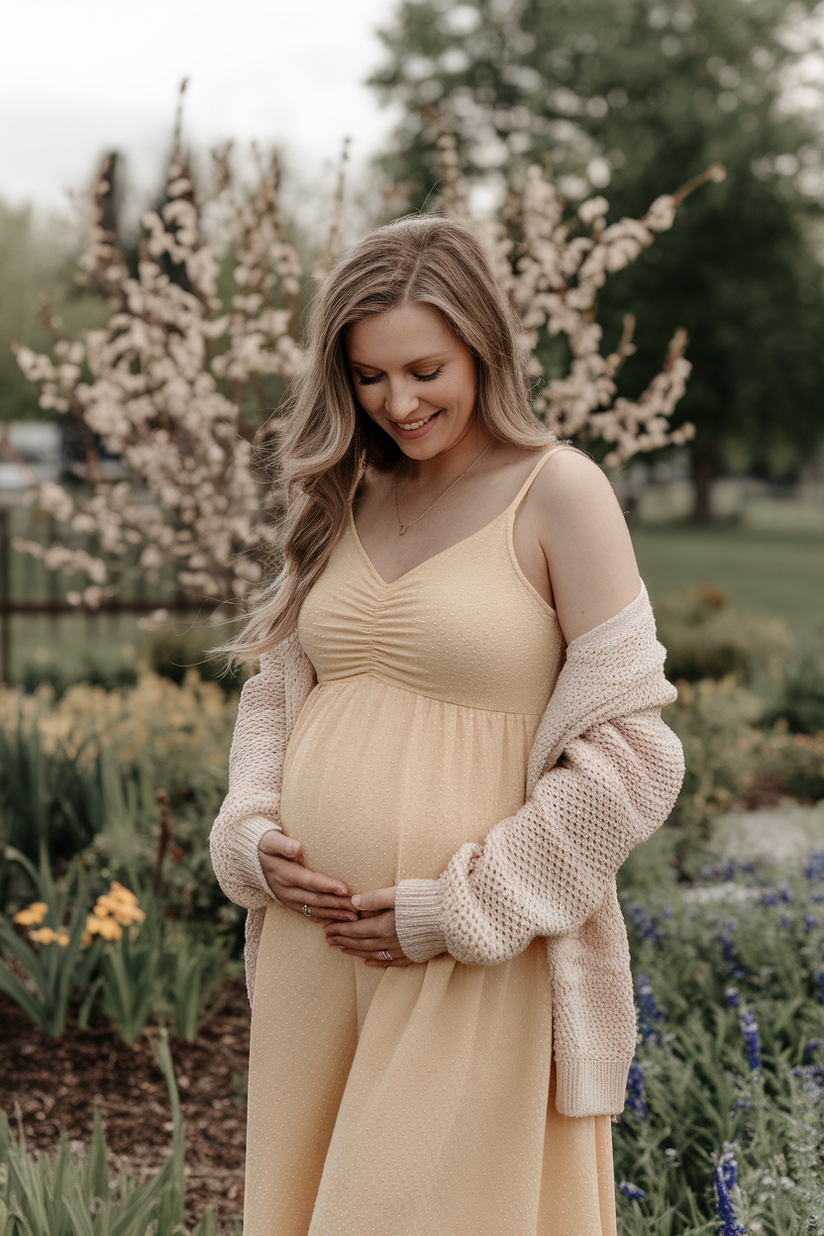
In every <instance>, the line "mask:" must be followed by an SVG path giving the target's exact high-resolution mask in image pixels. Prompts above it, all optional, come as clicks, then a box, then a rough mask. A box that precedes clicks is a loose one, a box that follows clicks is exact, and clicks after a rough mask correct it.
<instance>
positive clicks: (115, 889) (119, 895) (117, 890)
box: [109, 880, 137, 906]
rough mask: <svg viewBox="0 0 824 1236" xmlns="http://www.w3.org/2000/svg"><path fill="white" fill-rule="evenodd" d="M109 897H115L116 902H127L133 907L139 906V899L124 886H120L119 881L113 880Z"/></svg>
mask: <svg viewBox="0 0 824 1236" xmlns="http://www.w3.org/2000/svg"><path fill="white" fill-rule="evenodd" d="M109 896H110V897H114V898H115V900H116V901H122V902H126V903H127V904H128V905H131V906H136V905H137V897H136V896H135V895H134V893H133V892H132V891H131V889H128V888H124V886H123V885H122V884H118V882H117V880H112V882H111V885H110V886H109Z"/></svg>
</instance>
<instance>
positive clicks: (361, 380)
mask: <svg viewBox="0 0 824 1236" xmlns="http://www.w3.org/2000/svg"><path fill="white" fill-rule="evenodd" d="M442 369H443V365H439V366H438V368H437V369H433V370H432V372H431V373H413V374H412V377H413V378H416V379H417V380H418V382H434V381H435V379H436V378H437V377H440V374H441V370H442ZM382 377H383V374H382V373H378V374H375V375H374V377H372V376H369V377H367V375H366V374H365V373H359V374H358V375H357V382H358V386H374V385H375V383H376V382H380V380H381V378H382Z"/></svg>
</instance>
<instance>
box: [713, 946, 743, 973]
mask: <svg viewBox="0 0 824 1236" xmlns="http://www.w3.org/2000/svg"><path fill="white" fill-rule="evenodd" d="M715 938H716V940H717V941H718V943H719V944H720V945H721V952H722V953H723V954H724V961H725V962H726V963H727V967H728V969H729V972H730V974H731V975H732V977H733V978H735V979H742V978H743V977H744V971H743V970H742V969H741V963H740V962H739V960H738V958H737V957H736V955H735V944H734V943H733V941H732V939H731V938H730V937H729V936H716V937H715Z"/></svg>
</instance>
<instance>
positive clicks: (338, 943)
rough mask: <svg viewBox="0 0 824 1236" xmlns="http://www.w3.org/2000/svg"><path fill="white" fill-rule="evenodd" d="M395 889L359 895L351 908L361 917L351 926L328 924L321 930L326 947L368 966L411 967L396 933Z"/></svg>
mask: <svg viewBox="0 0 824 1236" xmlns="http://www.w3.org/2000/svg"><path fill="white" fill-rule="evenodd" d="M395 891H396V890H395V889H394V888H377V889H373V890H372V891H371V892H368V893H358V894H356V895H355V896H354V897H353V898H352V904H353V905H354V906H355V907H356V908H357V909H358V910H359V911H360V914H361V917H360V918H359V919H358V920H357V921H356V922H352V923H327V924H326V925H325V927H324V931H325V932H326V940H327V943H329V944H331V945H333V947H335V948H339V949H340V950H341V952H342V953H346V954H347V955H348V956H349V957H360V958H362V959H363V961H364V962H365V963H366V965H367V966H382V967H383V968H384V969H388V968H389V967H390V966H396V967H401V966H413V965H415V962H414V961H410V960H409V958H408V957H404V955H403V949H402V948H401V945H400V941H399V939H398V937H397V934H396V932H395Z"/></svg>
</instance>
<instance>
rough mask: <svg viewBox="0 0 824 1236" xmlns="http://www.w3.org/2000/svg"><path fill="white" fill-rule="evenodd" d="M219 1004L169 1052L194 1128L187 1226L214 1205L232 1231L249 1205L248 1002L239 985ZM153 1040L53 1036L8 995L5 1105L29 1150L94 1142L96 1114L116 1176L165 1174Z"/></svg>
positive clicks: (112, 1034)
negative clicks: (193, 1034)
mask: <svg viewBox="0 0 824 1236" xmlns="http://www.w3.org/2000/svg"><path fill="white" fill-rule="evenodd" d="M221 1000H222V1003H221V1005H220V1006H219V1008H218V1010H217V1011H216V1013H215V1015H214V1016H213V1017H212V1018H211V1019H210V1020H209V1021H208V1022H207V1024H206V1025H205V1026H204V1027H203V1028H202V1029H201V1031H200V1032H199V1034H198V1036H197V1039H196V1040H195V1042H194V1043H186V1042H184V1041H183V1040H182V1039H172V1040H171V1051H172V1059H173V1061H174V1066H175V1073H176V1075H177V1084H178V1087H179V1090H180V1100H181V1106H182V1109H183V1119H184V1122H185V1129H186V1178H187V1192H186V1222H187V1226H188V1225H191V1226H194V1224H195V1223H196V1222H197V1220H198V1219H199V1218H200V1217H201V1215H202V1214H203V1211H204V1209H205V1207H206V1206H207V1204H208V1203H210V1202H211V1203H213V1204H214V1205H215V1206H216V1207H217V1211H218V1226H219V1227H220V1228H221V1230H222V1231H226V1232H231V1230H232V1227H233V1222H234V1220H235V1218H237V1217H238V1216H239V1215H240V1214H241V1212H242V1208H243V1164H244V1149H245V1143H246V1109H245V1081H246V1070H247V1062H248V1052H249V1005H248V1002H247V1000H246V992H245V989H244V987H243V985H242V983H241V982H238V981H234V980H233V981H231V982H228V983H227V984H226V986H225V989H224V991H223V993H222V997H221ZM150 1035H151V1031H148V1032H145V1033H144V1034H143V1035H141V1037H140V1039H138V1041H137V1043H136V1044H135V1045H134V1047H128V1046H127V1045H126V1044H125V1043H124V1042H123V1041H122V1040H121V1039H120V1038H119V1037H118V1035H117V1032H116V1031H113V1030H112V1029H110V1028H109V1027H99V1028H94V1027H90V1028H89V1029H87V1030H81V1029H79V1028H78V1027H77V1026H76V1025H69V1026H68V1027H67V1029H66V1031H65V1033H64V1034H63V1035H62V1036H61V1037H60V1038H59V1039H51V1038H48V1037H47V1036H46V1035H44V1034H41V1033H40V1031H39V1030H38V1029H37V1027H36V1026H35V1025H34V1024H33V1023H32V1022H31V1021H30V1020H29V1019H28V1018H27V1017H26V1016H25V1014H24V1013H23V1012H22V1011H21V1010H20V1009H19V1008H18V1006H17V1005H16V1004H13V1003H12V1002H11V1001H10V1000H9V999H8V998H7V997H6V996H4V995H3V994H2V993H0V1108H2V1110H3V1111H5V1113H6V1115H7V1116H8V1118H9V1122H10V1124H11V1126H12V1128H13V1129H15V1130H17V1131H18V1132H19V1131H20V1130H21V1129H22V1131H23V1133H24V1134H25V1137H26V1141H27V1143H28V1146H29V1148H30V1149H31V1150H35V1149H38V1150H53V1149H54V1148H55V1147H56V1145H57V1144H58V1142H59V1140H60V1137H61V1135H62V1134H65V1136H66V1137H67V1138H68V1139H69V1140H70V1141H71V1142H73V1143H75V1146H76V1147H77V1148H79V1146H80V1144H84V1145H85V1144H87V1143H88V1142H89V1140H90V1138H91V1133H92V1127H93V1122H94V1112H95V1108H97V1109H98V1110H99V1111H100V1115H101V1116H102V1118H103V1124H104V1127H105V1131H106V1144H107V1146H108V1148H109V1167H110V1171H111V1172H112V1173H113V1174H114V1173H116V1172H118V1171H121V1170H123V1169H125V1170H127V1171H128V1172H129V1173H130V1174H131V1175H132V1176H134V1177H137V1178H138V1179H141V1180H143V1179H146V1178H147V1177H148V1176H151V1175H154V1174H155V1172H157V1171H158V1170H159V1168H160V1167H162V1165H163V1162H164V1160H165V1158H166V1157H167V1155H168V1153H169V1151H170V1149H171V1129H172V1125H171V1112H170V1109H169V1100H168V1095H167V1091H166V1083H165V1081H164V1080H163V1075H162V1073H161V1072H160V1069H159V1068H158V1066H157V1064H156V1062H155V1059H154V1055H153V1053H152V1043H151V1037H150Z"/></svg>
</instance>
